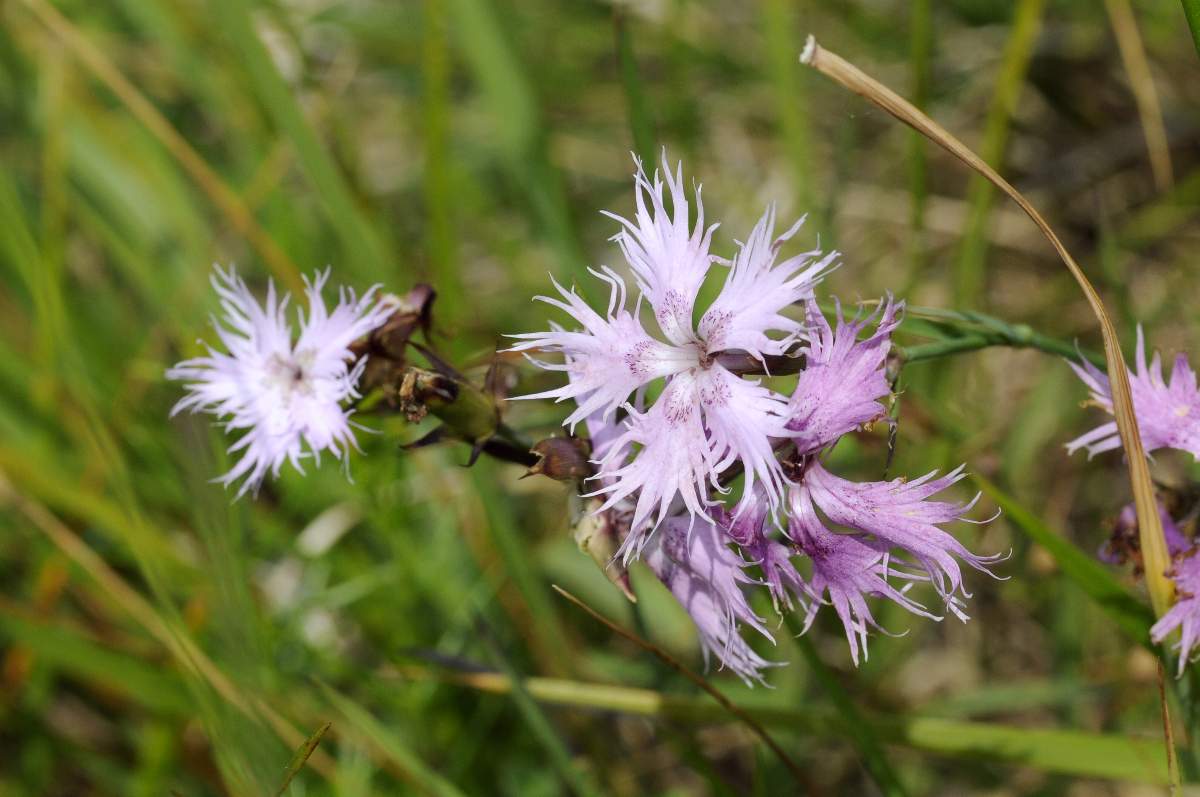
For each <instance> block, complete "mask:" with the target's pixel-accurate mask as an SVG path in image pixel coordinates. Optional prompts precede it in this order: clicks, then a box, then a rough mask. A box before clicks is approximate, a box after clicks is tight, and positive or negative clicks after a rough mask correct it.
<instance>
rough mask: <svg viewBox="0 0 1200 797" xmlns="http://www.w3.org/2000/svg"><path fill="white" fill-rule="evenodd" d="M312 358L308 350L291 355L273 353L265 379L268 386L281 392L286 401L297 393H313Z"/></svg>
mask: <svg viewBox="0 0 1200 797" xmlns="http://www.w3.org/2000/svg"><path fill="white" fill-rule="evenodd" d="M312 360H313V357H312V354H311V352H307V351H304V352H299V353H297V354H294V355H292V356H291V357H286V356H284V355H281V354H272V355H271V359H270V360H268V361H267V376H266V380H265V381H266V386H267V388H268V389H271V390H274V391H276V392H277V393H279V394H280V397H281V398H282V399H283V400H284V401H287V400H288V399H290V398H291V397H292V396H293V395H294V394H297V393H299V394H304V395H311V394H312V392H313V385H312V381H311V376H312V374H311V371H310V368H311V366H312Z"/></svg>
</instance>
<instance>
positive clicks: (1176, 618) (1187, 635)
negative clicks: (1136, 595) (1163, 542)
mask: <svg viewBox="0 0 1200 797" xmlns="http://www.w3.org/2000/svg"><path fill="white" fill-rule="evenodd" d="M1196 553H1197V549H1195V548H1193V549H1192V550H1190V551H1188V552H1187V553H1185V554H1180V555H1178V556H1176V557H1175V563H1174V565H1173V566H1172V567H1171V571H1170V573H1169V575H1170V576H1171V579H1172V580H1173V581H1174V582H1175V596H1176V597H1175V605H1174V606H1172V607H1171V609H1170V610H1169V611H1168V612H1167V613H1166V614H1164V615H1163V616H1162V617H1160V618H1159V620H1158V622H1157V623H1155V624H1154V626H1153V627H1152V628H1151V629H1150V638H1151V639H1153V640H1154V641H1155V642H1162V641H1163V640H1165V639H1166V638H1167V637H1168V636H1170V635H1171V633H1172V632H1173V631H1174V630H1175V629H1177V628H1178V629H1179V630H1180V638H1179V643H1178V644H1177V645H1176V646H1175V649H1176V650H1178V651H1179V669H1178V671H1177V675H1176V677H1182V676H1183V668H1184V667H1186V666H1187V663H1188V661H1189V660H1190V659H1191V657H1192V651H1193V650H1194V649H1195V648H1196V642H1197V640H1200V556H1197V555H1196Z"/></svg>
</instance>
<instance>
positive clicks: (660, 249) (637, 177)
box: [605, 152, 717, 345]
mask: <svg viewBox="0 0 1200 797" xmlns="http://www.w3.org/2000/svg"><path fill="white" fill-rule="evenodd" d="M634 162H635V163H636V164H637V172H636V173H635V174H634V176H633V178H634V187H635V195H636V198H637V212H636V214H635V215H634V221H630V220H628V219H625V218H623V217H621V216H618V215H616V214H614V213H609V212H607V211H605V215H607V216H609V217H610V218H613V219H615V220H616V221H618V222H620V223H621V226H622V229H621V231H620V232H618V233H617V234H616V235H615V236H613V240H614V241H616V242H617V244H618V245H619V246H620V247H621V251H622V252H623V253H624V255H625V259H626V261H628V263H629V267H630V268H631V269H633V273H634V276H635V278H636V279H637V284H638V288H639V289H641V291H642V293H643V295H645V297H646V299H647V300H648V301H649V302H650V306H651V307H652V308H653V309H654V317H655V319H657V320H658V326H659V328H660V329H662V332H663V334H664V335H666V337H667V340H669V341H671V342H672V343H674V344H676V345H683V344H686V343H689V342H694V341H695V340H696V336H695V333H694V332H693V330H692V308H693V307H694V306H695V304H696V294H697V293H699V291H700V286H701V285H702V284H703V283H704V278H705V276H706V275H707V274H708V269H709V267H710V266H711V265H712V261H713V258H712V256H711V255H709V252H708V247H709V243H710V242H711V240H712V233H713V230H715V229H716V228H717V225H715V224H714V225H712V226H711V227H709V228H708V229H707V230H706V229H705V228H704V203H703V202H701V200H700V189H699V188H697V189H696V226H695V228H694V229H689V227H688V210H689V208H688V200H687V195H686V193H685V192H684V188H683V164H682V163H680V164H679V165H678V166H677V167H676V171H675V173H674V174H672V173H671V168H670V165H669V164H668V163H667V158H666V153H665V152H664V153H663V172H664V173H665V174H666V186H667V187H669V188H670V190H671V211H672V212H671V214H668V213H667V210H666V205H665V199H664V196H663V185H664V184H663V181H662V178H661V177H660V176H659V172H658V171H657V170H656V171H655V172H654V182H653V183H651V182H650V180H649V178H647V177H646V172H645V170H644V169H643V168H642V162H641V161H640V160H639V159H638V158H637V157H636V156H635V157H634Z"/></svg>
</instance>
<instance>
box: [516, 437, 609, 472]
mask: <svg viewBox="0 0 1200 797" xmlns="http://www.w3.org/2000/svg"><path fill="white" fill-rule="evenodd" d="M530 452H531V453H533V454H534V455H535V456H536V457H537V458H538V461H537V462H536V463H534V465H533V467H531V468H530V469H529V470H528V471H526V472H525V476H535V475H538V474H541V475H542V476H549V477H550V478H551V479H554V480H555V481H560V482H565V481H581V480H583V479H586V478H587V477H589V476H591V475H592V473H593V472H594V470H593V468H592V463H591V462H589V461H588V456H589V455H590V454H591V446H590V445H589V444H588V441H586V440H583V439H581V438H578V437H548V438H546V439H545V440H539V441H538V442H537V443H535V444H534V446H533V448H532V449H530ZM525 476H522V477H521V478H522V479H523V478H525Z"/></svg>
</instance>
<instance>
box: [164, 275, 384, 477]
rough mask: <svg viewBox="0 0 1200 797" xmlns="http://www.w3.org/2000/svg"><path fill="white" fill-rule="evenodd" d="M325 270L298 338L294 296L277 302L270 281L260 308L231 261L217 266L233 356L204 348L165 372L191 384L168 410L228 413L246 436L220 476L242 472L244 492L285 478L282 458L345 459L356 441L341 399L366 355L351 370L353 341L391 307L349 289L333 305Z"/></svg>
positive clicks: (228, 424)
mask: <svg viewBox="0 0 1200 797" xmlns="http://www.w3.org/2000/svg"><path fill="white" fill-rule="evenodd" d="M328 279H329V270H326V271H324V272H319V273H318V274H317V275H316V277H315V278H314V279H313V280H312V281H311V282H308V281H307V280H306V286H307V289H306V290H305V296H306V298H307V299H308V315H307V316H305V315H304V313H303V312H299V313H298V316H299V323H300V335H299V338H298V339H297V340H296V341H295V342H293V340H292V327H291V325H290V324H289V323H288V321H287V317H286V310H287V304H288V301H289V299H290V297H289V296H286V295H285V296H284V297H283V299H282V300H280V299H278V298H277V296H276V293H275V286H274V285H273V284H272V285H268V287H267V300H266V304H265V305H262V306H260V305H259V304H258V302H257V301H255V299H254V297H253V296H252V295H251V294H250V291H249V290H248V289H247V288H246V284H245V283H244V282H243V281H242V280H241V278H240V277H239V276H238V275H237V272H236V271H234V270H233V269H232V268H231V269H229V271H228V272H226V271H222V270H221V269H220V268H218V269H217V270H216V273H215V274H214V275H213V278H212V284H213V288H214V289H215V290H216V292H217V295H218V296H220V298H221V309H222V310H223V311H224V318H223V319H220V320H218V319H215V318H214V319H213V326H214V327H215V328H216V332H217V337H218V338H219V339H220V341H221V343H222V344H223V345H224V347H225V350H226V352H227V353H223V352H220V351H217V350H216V349H214V348H212V347H211V346H209V347H207V348H208V355H207V356H205V357H197V358H194V359H191V360H185V361H184V362H181V363H179V364H178V365H176V366H175V367H174V368H171V369H170V370H168V371H167V378H168V379H177V380H180V381H183V382H186V383H187V384H186V387H187V391H188V394H187V395H186V396H184V398H182V399H181V400H180V401H179V402H178V403H177V404H176V405H175V408H174V409H173V410H172V411H171V414H172V415H174V414H175V413H178V412H182V411H183V410H190V411H192V412H208V413H211V414H213V415H216V416H217V417H219V418H222V419H225V429H226V431H239V432H241V433H242V436H241V438H240V439H239V440H238V441H237V442H235V443H234V444H233V446H232V447H231V448H230V449H229V450H230V451H231V452H241V456H240V459H238V461H237V463H236V464H235V465H234V466H233V468H232V469H231V470H230V471H229V472H228V473H226V474H225V475H224V476H222V477H221V479H220V480H221V482H222V483H224V484H225V485H226V486H228V485H230V484H232V483H233V482H235V481H237V480H238V479H240V478H242V477H243V476H244V477H245V479H246V480H245V482H243V484H242V486H241V488H240V489H239V490H238V495H239V496H241V495H242V494H243V493H245V492H246V491H247V490H256V489H257V488H258V486H259V485H260V484H261V483H262V480H263V479H264V478H265V477H266V475H267V474H268V473H270V474H271V475H272V476H278V475H279V469H280V467H281V466H282V465H283V463H284V462H285V461H286V462H291V463H292V466H293V467H295V468H296V469H297V470H300V471H303V467H302V461H303V460H304V459H305V458H307V457H310V456H312V457H315V458H319V457H320V454H321V452H322V451H329V452H330V453H332V454H333V456H334V457H335V458H337V459H344V458H345V457H346V455H347V454H348V451H349V449H350V448H357V447H358V444H357V442H356V441H355V439H354V432H353V430H352V429H351V423H350V415H351V411H350V410H347V409H345V408H343V407H342V402H344V401H346V400H347V399H350V398H356V397H357V396H358V393H357V392H356V390H355V384H356V383H357V382H358V378H359V376H361V374H362V371H363V368H364V367H365V365H366V360H365V358H364V359H360V360H359V361H358V362H357V363H356V364H355V365H354V367H353V368H351V367H350V362H351V361H352V360H353V355H352V354H351V352H350V349H349V346H350V344H351V343H353V342H354V341H355V340H357V339H359V338H361V337H362V336H363V335H365V334H367V333H368V332H370V331H371V330H372V329H374V328H375V327H377V326H379V325H380V324H382V323H383V322H384V321H385V320H387V318H388V316H389V315H390V314H391V312H392V310H393V309H394V308H393V307H392V305H391V304H390V303H388V302H386V301H384V300H381V299H379V298H378V297H377V295H376V290H377V289H376V288H371V289H370V290H369V291H367V293H366V294H365V295H364V296H362V297H361V298H360V297H357V296H355V294H354V291H352V290H350V289H347V288H343V289H342V290H341V291H340V294H339V300H338V304H337V306H336V307H334V309H333V312H332V313H331V312H329V310H328V309H327V308H326V306H325V300H324V299H323V298H322V297H321V289H322V288H324V286H325V283H326V281H327V280H328Z"/></svg>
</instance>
